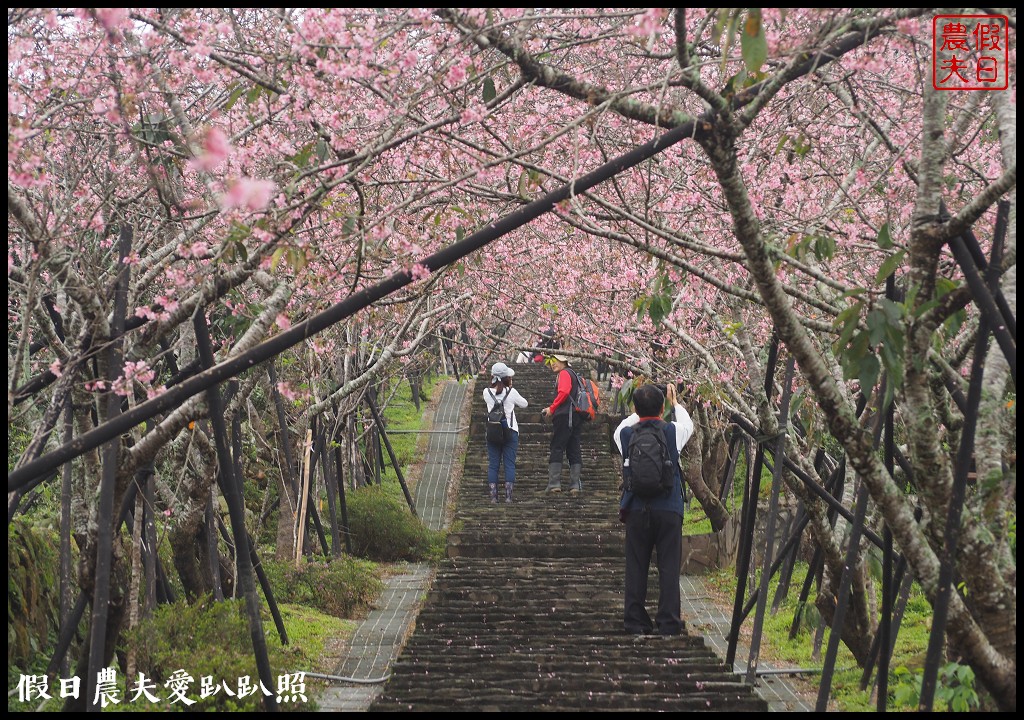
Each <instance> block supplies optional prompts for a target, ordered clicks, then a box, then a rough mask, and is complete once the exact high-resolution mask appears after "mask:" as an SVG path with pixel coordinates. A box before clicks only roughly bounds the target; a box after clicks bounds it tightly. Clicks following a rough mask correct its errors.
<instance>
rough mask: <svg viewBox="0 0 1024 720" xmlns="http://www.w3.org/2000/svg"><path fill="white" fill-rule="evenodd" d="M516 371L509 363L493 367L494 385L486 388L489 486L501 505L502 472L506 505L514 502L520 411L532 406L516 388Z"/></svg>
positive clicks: (492, 496) (493, 501)
mask: <svg viewBox="0 0 1024 720" xmlns="http://www.w3.org/2000/svg"><path fill="white" fill-rule="evenodd" d="M515 374H516V372H515V370H513V369H512V368H510V367H509V366H508V365H506V364H505V363H501V362H499V363H494V365H492V366H491V385H490V387H487V388H484V392H483V396H484V404H486V406H487V424H486V430H485V435H486V438H487V485H488V487H489V489H490V493H491V502H492V503H496V502H498V474H499V473H498V471H499V469H500V468H501V467H504V468H505V502H507V503H510V502H512V487H513V485H514V484H515V482H516V454H517V453H518V452H519V423H518V421H517V420H516V408H517V407H520V408H524V407H526V406H527V405H528V403H527V401H526V398H524V397H523V396H522V395H520V394H519V391H518V390H516V389H515V388H514V387H512V377H513V376H514V375H515Z"/></svg>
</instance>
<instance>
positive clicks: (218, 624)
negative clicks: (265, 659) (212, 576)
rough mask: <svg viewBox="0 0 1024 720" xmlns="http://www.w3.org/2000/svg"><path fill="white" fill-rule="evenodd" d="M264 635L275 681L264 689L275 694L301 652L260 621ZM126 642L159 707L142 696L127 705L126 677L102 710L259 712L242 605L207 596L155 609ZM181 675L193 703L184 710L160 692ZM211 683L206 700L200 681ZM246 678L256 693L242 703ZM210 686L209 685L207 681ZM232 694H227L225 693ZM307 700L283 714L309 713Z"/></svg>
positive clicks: (132, 685)
mask: <svg viewBox="0 0 1024 720" xmlns="http://www.w3.org/2000/svg"><path fill="white" fill-rule="evenodd" d="M264 633H265V635H266V637H267V648H268V654H269V656H270V667H271V669H272V671H273V672H275V673H277V674H276V675H275V676H274V687H268V688H267V690H269V691H271V692H273V693H275V694H277V691H278V687H277V683H278V678H279V677H281V676H283V675H285V674H291V673H295V672H297V671H296V670H295V669H294V666H295V664H296V663H297V662H300V663H301V662H303V659H302V658H301V656H300V651H299V650H298V649H296V648H294V647H287V648H286V647H282V646H281V644H280V641H279V639H278V637H277V633H276V632H275V631H274V629H273V625H272V624H270V626H269V631H268V623H267V621H266V620H264ZM126 641H127V643H128V645H129V647H131V648H132V649H134V650H135V652H136V662H137V668H138V669H137V671H136V672H137V673H144V674H145V675H146V680H147V683H150V684H152V685H153V686H155V687H153V688H152V690H151V691H150V692H151V693H152V694H153V695H155V696H156V697H157V698H158V699H159V702H152V701H151V700H149V699H147V698H146V696H145V695H140V697H139V698H138V699H137V700H135V701H134V702H129V701H131V700H132V697H133V696H134V695H135V694H136V688H137V682H138V677H134V678H128V679H127V682H128V690H127V692H126V693H125V694H123V695H122V698H123V699H122V701H121V702H120V704H118V705H113V706H111V705H108V706H107V708H106V710H115V711H129V712H130V711H148V712H160V711H172V712H173V711H180V712H185V711H206V712H211V711H220V712H223V711H242V712H255V711H259V710H261V709H262V706H263V699H262V698H263V693H262V692H261V691H260V690H259V689H258V688H259V673H258V672H257V670H256V658H255V655H254V653H253V648H252V639H251V637H250V634H249V621H248V618H247V617H246V613H245V601H244V600H241V599H239V600H224V601H221V602H213V601H212V599H210V598H209V597H207V598H205V599H204V600H202V601H200V602H198V603H196V604H194V605H189V604H187V603H185V602H176V603H171V604H168V605H161V606H160V607H158V608H157V609H156V610H155V611H154V613H153V615H152V616H151V617H150V618H147V619H146V620H143V621H142V622H141V623H140V624H139V626H138V627H137V628H136V629H135V630H134V631H132V632H130V633H128V634H127V638H126ZM180 671H184V672H185V673H187V674H188V676H189V677H190V678H192V681H191V682H190V683H188V684H187V685H186V686H185V687H184V690H183V694H184V695H185V697H187V698H189V699H191V700H195V701H197V702H196V703H195V704H194V705H186V704H185V703H184V702H182V701H180V700H179V701H178V702H171V700H172V699H173V698H174V695H173V694H172V693H171V691H170V689H169V687H165V683H167V682H168V681H169V680H170V679H171V677H172V675H174V674H175V673H178V674H179V675H180V674H181V673H180ZM206 677H209V678H211V679H212V683H213V687H218V686H219V690H218V691H217V692H216V693H214V694H212V695H210V696H209V697H205V698H202V697H201V687H202V683H203V678H206ZM245 677H248V678H249V684H250V685H255V686H256V687H257V692H256V693H254V694H252V695H248V696H247V697H245V698H239V697H237V691H238V685H239V679H240V678H245ZM207 683H209V681H207ZM225 688H227V689H230V690H231V691H232V692H233V693H235V694H234V695H229V694H228V693H227V691H226V689H225ZM305 695H306V698H307V700H306V701H302V700H301V699H296V700H295V701H293V702H287V703H281V708H282V709H287V710H311V709H314V703H313V702H312V695H311V693H310V689H309V687H308V686H307V688H306V693H305Z"/></svg>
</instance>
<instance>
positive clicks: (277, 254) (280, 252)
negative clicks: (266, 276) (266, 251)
mask: <svg viewBox="0 0 1024 720" xmlns="http://www.w3.org/2000/svg"><path fill="white" fill-rule="evenodd" d="M284 253H285V249H284V248H283V247H279V248H277V250H275V251H274V254H273V255H271V256H270V269H271V271H273V270H277V265H278V263H280V262H281V258H282V257H284Z"/></svg>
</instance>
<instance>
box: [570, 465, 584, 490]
mask: <svg viewBox="0 0 1024 720" xmlns="http://www.w3.org/2000/svg"><path fill="white" fill-rule="evenodd" d="M582 473H583V466H582V465H570V466H569V494H570V495H575V494H577V493H578V492H580V491H581V490H582V489H583V484H582V481H581V480H580V475H581V474H582Z"/></svg>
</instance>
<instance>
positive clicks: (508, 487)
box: [505, 483, 512, 503]
mask: <svg viewBox="0 0 1024 720" xmlns="http://www.w3.org/2000/svg"><path fill="white" fill-rule="evenodd" d="M505 502H507V503H510V502H512V483H505Z"/></svg>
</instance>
